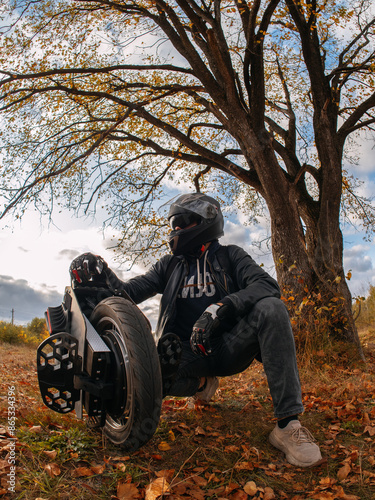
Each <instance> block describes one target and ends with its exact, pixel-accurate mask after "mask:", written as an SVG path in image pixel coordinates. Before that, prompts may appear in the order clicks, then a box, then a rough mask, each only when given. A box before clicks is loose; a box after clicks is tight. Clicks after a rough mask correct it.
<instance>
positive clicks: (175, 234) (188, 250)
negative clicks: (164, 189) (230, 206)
mask: <svg viewBox="0 0 375 500" xmlns="http://www.w3.org/2000/svg"><path fill="white" fill-rule="evenodd" d="M183 215H185V216H187V217H186V220H188V219H189V216H190V217H191V218H192V219H194V220H195V221H197V222H196V224H195V225H193V226H192V227H190V226H187V227H186V228H184V227H179V228H178V229H173V230H172V231H171V232H170V233H169V236H168V242H169V246H170V249H171V251H172V253H173V254H174V255H188V254H194V255H196V254H199V253H200V249H201V247H202V245H204V244H206V243H208V242H209V241H213V240H217V239H218V238H220V237H221V236H223V234H224V231H223V229H224V218H223V214H222V213H221V210H220V204H219V202H218V201H216V200H215V199H214V198H212V197H211V196H207V195H205V194H202V193H190V194H184V195H182V196H180V197H179V198H177V200H176V201H174V202H173V203H172V204H171V206H170V209H169V214H168V220H170V219H171V218H172V217H174V216H183ZM182 219H183V218H182Z"/></svg>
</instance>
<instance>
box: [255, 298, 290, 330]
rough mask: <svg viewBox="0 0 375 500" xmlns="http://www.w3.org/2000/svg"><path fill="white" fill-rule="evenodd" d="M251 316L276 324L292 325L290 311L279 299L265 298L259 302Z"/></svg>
mask: <svg viewBox="0 0 375 500" xmlns="http://www.w3.org/2000/svg"><path fill="white" fill-rule="evenodd" d="M250 316H251V317H252V318H254V317H255V318H260V319H261V320H266V321H271V322H274V323H275V324H279V323H280V322H282V323H284V322H286V323H290V320H289V315H288V311H287V309H286V307H285V305H284V303H283V302H282V300H280V299H278V298H277V297H265V298H264V299H261V300H259V301H258V302H257V303H256V304H255V305H254V307H253V309H252V311H251V312H250ZM252 322H253V321H252Z"/></svg>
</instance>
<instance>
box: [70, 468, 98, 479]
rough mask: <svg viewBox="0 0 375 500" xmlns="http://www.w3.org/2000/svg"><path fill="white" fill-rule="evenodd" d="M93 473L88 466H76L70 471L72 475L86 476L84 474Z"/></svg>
mask: <svg viewBox="0 0 375 500" xmlns="http://www.w3.org/2000/svg"><path fill="white" fill-rule="evenodd" d="M93 475H94V473H93V471H92V470H91V469H89V468H88V467H77V468H76V469H74V470H73V472H72V476H73V477H86V476H87V477H89V476H93Z"/></svg>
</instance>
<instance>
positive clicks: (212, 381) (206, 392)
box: [187, 377, 219, 409]
mask: <svg viewBox="0 0 375 500" xmlns="http://www.w3.org/2000/svg"><path fill="white" fill-rule="evenodd" d="M218 387H219V379H218V378H217V377H206V387H205V388H204V389H203V391H198V392H197V393H196V394H195V395H194V396H191V397H190V398H188V401H187V408H190V409H193V408H194V407H195V405H196V403H198V404H199V403H203V404H208V403H209V402H210V401H211V399H212V397H213V396H214V394H215V392H216V389H217V388H218Z"/></svg>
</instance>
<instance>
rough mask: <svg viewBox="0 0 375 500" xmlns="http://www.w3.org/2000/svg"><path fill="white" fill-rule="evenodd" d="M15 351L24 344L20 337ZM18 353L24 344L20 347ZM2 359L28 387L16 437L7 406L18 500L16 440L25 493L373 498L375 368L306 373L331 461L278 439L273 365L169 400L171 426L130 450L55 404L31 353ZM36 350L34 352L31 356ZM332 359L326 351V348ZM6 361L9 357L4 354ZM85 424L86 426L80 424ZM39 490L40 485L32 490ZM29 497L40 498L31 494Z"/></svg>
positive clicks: (1, 465) (2, 460)
mask: <svg viewBox="0 0 375 500" xmlns="http://www.w3.org/2000/svg"><path fill="white" fill-rule="evenodd" d="M12 349H13V347H12ZM13 354H14V353H13ZM13 354H11V352H10V354H9V357H8V358H7V360H10V361H9V364H8V365H7V368H6V370H4V368H2V369H1V368H0V388H1V390H2V394H5V393H6V390H7V387H8V386H9V385H10V384H14V383H15V384H16V386H17V396H16V398H17V417H18V421H17V427H18V432H19V437H17V439H16V440H15V439H13V437H12V435H10V434H9V432H8V429H7V424H6V418H7V408H6V405H5V404H4V403H5V401H2V402H1V405H0V418H1V421H0V498H1V500H3V499H4V500H5V499H8V497H9V495H8V493H9V490H8V486H9V484H8V482H7V474H9V472H10V463H9V458H10V451H11V448H12V447H13V446H15V447H16V448H15V449H16V456H17V485H16V488H17V491H19V492H21V491H23V492H26V493H24V497H23V498H24V499H25V500H34V499H36V498H40V499H44V500H51V498H54V497H52V496H49V495H46V494H45V491H47V490H46V488H47V484H49V485H50V487H51V485H54V484H56V485H59V486H58V488H59V497H60V496H61V498H62V499H64V500H65V499H68V498H69V499H72V500H73V499H74V500H89V499H90V500H91V499H92V498H96V497H97V498H108V499H110V498H112V499H113V500H117V499H118V500H188V499H194V500H205V499H206V498H215V499H217V500H252V499H262V500H284V499H285V500H307V499H309V500H370V499H372V497H373V491H374V490H375V445H374V436H375V406H374V400H375V383H374V382H375V375H374V373H375V370H374V359H373V358H371V357H370V358H369V359H368V367H367V369H358V368H354V369H351V368H349V367H348V368H347V369H344V368H340V370H341V371H340V370H335V369H334V367H332V368H331V369H330V368H329V367H325V368H324V370H326V371H325V372H324V373H323V374H322V377H320V375H319V373H314V375H310V374H308V375H304V380H303V382H304V384H303V386H304V405H305V408H306V414H305V416H304V417H302V418H303V419H304V422H303V423H304V425H306V426H307V427H308V428H309V430H311V431H312V433H313V434H314V435H315V436H316V437H317V438H318V441H319V444H320V446H321V449H322V454H323V456H325V457H326V459H327V460H326V461H325V462H322V463H321V464H320V465H319V466H317V467H315V468H312V469H302V468H298V467H293V466H291V465H290V464H288V463H287V462H286V461H285V458H284V456H283V454H282V453H281V452H279V451H278V450H275V449H274V448H272V446H271V445H269V443H268V434H269V432H270V430H272V427H273V425H274V421H272V405H271V399H270V396H269V392H268V388H267V383H266V379H265V376H264V373H263V370H262V365H260V364H255V365H254V366H252V367H250V369H248V370H247V371H246V372H244V373H242V374H240V375H238V376H235V377H230V378H226V379H221V382H220V388H219V391H218V393H217V395H216V396H215V400H214V403H213V404H211V405H203V404H197V405H195V407H194V408H189V407H188V406H187V404H186V400H185V399H178V398H170V399H166V400H165V401H164V402H163V407H162V415H161V421H160V426H159V429H158V431H157V433H156V434H155V436H154V438H153V439H152V440H151V441H150V442H149V443H148V444H147V445H145V446H144V447H143V448H142V449H141V450H139V451H137V452H135V453H129V454H125V453H127V452H124V451H121V448H119V447H115V446H112V445H111V444H110V443H108V442H105V441H103V440H102V438H101V435H100V434H98V433H95V432H93V431H89V430H87V429H85V426H84V425H83V424H82V423H80V422H78V421H77V420H76V419H75V417H74V415H63V416H61V415H57V414H55V413H53V412H50V411H48V410H47V409H46V408H45V407H44V406H43V405H42V402H41V399H40V396H39V394H38V388H37V381H36V376H35V371H32V370H31V368H30V366H33V365H32V362H31V361H27V360H25V362H24V361H23V360H22V359H21V357H19V361H18V364H17V363H15V362H13V361H11V360H12V359H13V358H12V355H13ZM31 356H33V353H30V357H31ZM321 359H322V360H324V356H321ZM4 366H5V364H4ZM74 429H77V432H76V433H75V434H74V432H73V431H74ZM28 491H30V492H29V493H27V492H28ZM28 495H29V496H28Z"/></svg>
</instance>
